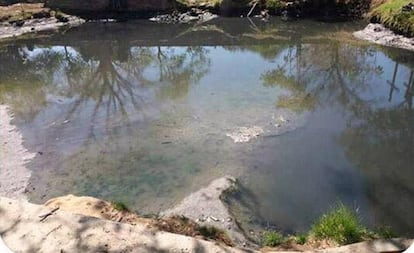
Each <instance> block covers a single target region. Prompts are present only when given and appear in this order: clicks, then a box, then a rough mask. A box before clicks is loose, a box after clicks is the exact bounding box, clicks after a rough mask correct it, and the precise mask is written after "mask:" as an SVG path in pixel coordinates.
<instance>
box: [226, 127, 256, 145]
mask: <svg viewBox="0 0 414 253" xmlns="http://www.w3.org/2000/svg"><path fill="white" fill-rule="evenodd" d="M263 133H264V131H263V129H262V128H261V127H258V126H253V127H240V128H239V129H237V130H236V131H234V132H231V133H227V134H226V136H228V137H230V138H232V139H233V141H234V142H235V143H240V142H249V141H250V140H251V139H252V138H256V137H257V136H259V135H261V134H263Z"/></svg>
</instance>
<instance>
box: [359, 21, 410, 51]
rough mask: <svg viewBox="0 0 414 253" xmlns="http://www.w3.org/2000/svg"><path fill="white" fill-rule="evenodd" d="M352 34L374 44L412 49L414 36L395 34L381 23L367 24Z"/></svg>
mask: <svg viewBox="0 0 414 253" xmlns="http://www.w3.org/2000/svg"><path fill="white" fill-rule="evenodd" d="M354 36H355V37H356V38H358V39H362V40H367V41H370V42H373V43H375V44H379V45H383V46H390V47H398V48H403V49H408V50H412V51H414V38H407V37H404V36H402V35H398V34H395V33H394V32H393V31H391V30H390V29H388V28H385V27H384V26H383V25H381V24H369V25H368V26H367V27H366V28H365V29H364V30H361V31H357V32H355V33H354Z"/></svg>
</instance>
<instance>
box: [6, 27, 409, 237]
mask: <svg viewBox="0 0 414 253" xmlns="http://www.w3.org/2000/svg"><path fill="white" fill-rule="evenodd" d="M362 26H363V24H358V23H341V24H323V23H316V22H311V21H298V22H293V23H283V22H279V21H277V20H272V21H271V22H268V23H263V22H261V21H259V20H248V19H217V20H213V21H211V22H210V23H206V24H202V25H158V24H151V23H147V22H130V23H119V24H99V23H91V24H86V25H84V26H82V27H79V28H75V29H72V30H69V31H67V32H65V33H62V34H59V35H54V36H43V37H40V38H37V39H27V40H20V41H17V42H13V43H2V44H0V102H1V103H4V104H7V105H9V106H10V108H11V110H12V112H13V113H14V116H15V119H14V120H13V123H14V124H16V125H17V126H18V128H19V130H20V131H21V132H22V133H23V136H24V138H25V146H26V147H27V148H29V149H30V150H32V151H34V152H38V155H37V156H36V158H35V159H34V161H32V162H30V164H29V167H30V168H31V169H32V171H33V174H32V177H31V179H30V186H29V188H28V190H29V192H28V195H29V198H30V199H31V200H32V201H34V202H43V201H45V200H46V199H48V198H51V197H54V196H59V195H63V194H68V193H74V194H82V195H92V196H96V197H100V198H105V199H108V200H116V201H123V202H125V203H127V205H128V206H130V207H131V208H133V209H135V210H138V211H139V212H140V213H153V212H158V211H160V210H163V209H166V208H169V207H171V206H172V205H174V204H175V203H177V202H178V201H179V200H181V199H182V198H183V197H185V196H186V195H188V194H189V193H190V192H192V191H194V190H197V189H199V188H200V187H201V186H203V185H205V184H207V183H208V182H209V181H211V180H212V179H215V178H218V177H220V176H223V175H233V176H235V177H237V178H238V179H240V182H241V184H242V186H243V187H244V191H243V192H244V193H243V194H244V195H243V194H242V195H241V196H238V200H239V201H241V202H243V205H244V208H243V210H246V208H247V210H249V213H248V214H245V215H243V218H241V219H242V220H243V223H244V224H246V226H248V227H249V226H262V227H263V226H267V225H271V226H274V227H276V228H278V229H281V230H283V231H290V232H291V231H301V230H306V229H307V228H308V227H309V224H310V223H311V222H312V221H313V220H314V219H315V218H316V217H318V216H319V215H320V214H321V213H323V212H325V211H326V210H327V209H328V208H329V207H331V206H332V205H334V204H335V202H337V201H342V202H344V203H346V204H348V205H350V206H351V207H353V208H355V209H357V210H358V212H359V213H360V214H361V216H362V217H363V221H364V222H365V223H366V224H368V225H369V226H371V227H375V226H382V225H389V226H392V227H393V229H394V230H396V231H397V232H400V233H403V234H409V235H414V213H413V212H412V210H414V198H413V196H414V184H413V183H412V181H413V179H414V149H413V147H414V109H413V104H412V103H413V92H414V88H413V86H414V76H413V70H414V53H412V52H408V51H404V50H398V49H391V48H385V47H379V46H375V45H372V44H367V43H364V42H361V41H357V40H354V39H353V38H352V36H351V32H352V31H355V30H357V29H359V28H361V27H362ZM253 126H259V127H261V128H263V130H264V134H262V135H261V136H259V137H258V138H255V139H252V140H251V141H250V142H247V143H234V142H233V140H232V139H231V138H230V137H228V136H226V135H227V134H228V133H231V132H234V131H236V130H237V129H238V128H239V127H253ZM234 208H235V210H236V209H237V207H236V206H235V207H234ZM243 212H245V211H243Z"/></svg>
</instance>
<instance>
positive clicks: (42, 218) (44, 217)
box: [39, 207, 59, 222]
mask: <svg viewBox="0 0 414 253" xmlns="http://www.w3.org/2000/svg"><path fill="white" fill-rule="evenodd" d="M57 210H59V207H56V208H54V209H52V210H50V211H49V212H48V213H45V214H42V215H39V218H40V222H42V221H44V220H46V218H47V217H49V216H50V215H52V214H53V213H55V212H56V211H57Z"/></svg>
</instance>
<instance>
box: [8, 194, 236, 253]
mask: <svg viewBox="0 0 414 253" xmlns="http://www.w3.org/2000/svg"><path fill="white" fill-rule="evenodd" d="M51 210H52V208H49V207H46V206H42V205H34V204H30V203H28V202H26V201H24V200H12V199H7V198H0V217H1V222H0V234H1V235H2V238H3V240H4V242H5V244H6V245H7V246H8V247H9V248H10V249H11V250H13V251H14V252H206V253H207V252H243V251H241V250H238V249H235V248H229V247H225V246H221V245H218V244H217V243H215V242H208V241H204V240H200V239H196V238H192V237H187V236H183V235H177V234H172V233H167V232H162V231H157V230H155V229H153V228H150V227H148V226H147V225H145V224H142V223H137V224H135V225H131V224H126V223H119V222H114V221H108V220H103V219H98V218H94V217H90V216H85V215H79V214H74V213H72V212H69V211H65V210H61V209H59V210H57V211H55V212H53V214H51V215H49V216H47V218H45V219H44V220H42V218H41V217H39V216H42V215H44V214H48V213H49V212H50V211H51Z"/></svg>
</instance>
